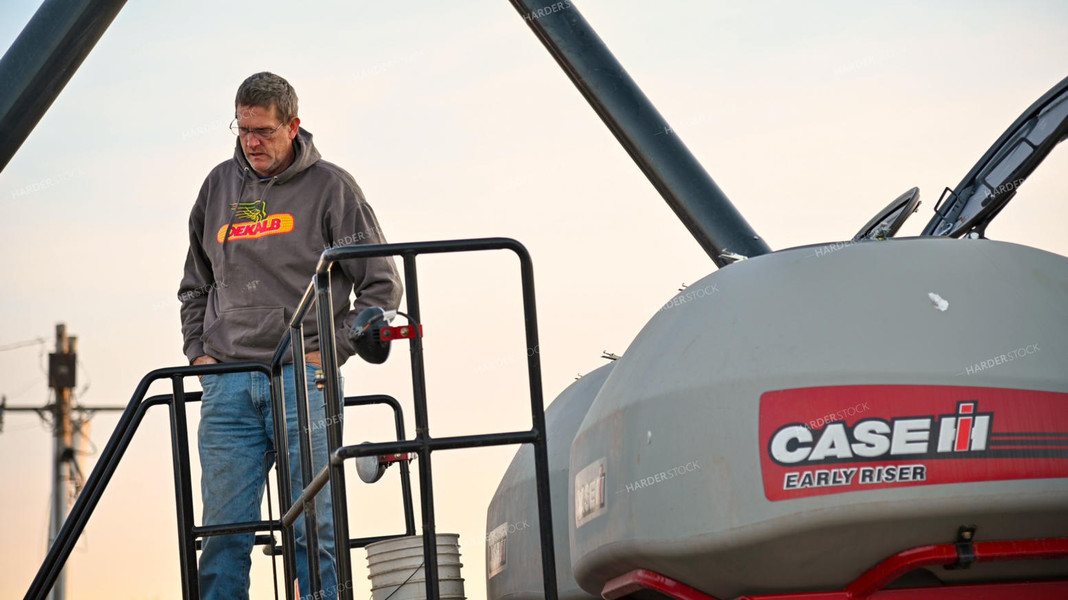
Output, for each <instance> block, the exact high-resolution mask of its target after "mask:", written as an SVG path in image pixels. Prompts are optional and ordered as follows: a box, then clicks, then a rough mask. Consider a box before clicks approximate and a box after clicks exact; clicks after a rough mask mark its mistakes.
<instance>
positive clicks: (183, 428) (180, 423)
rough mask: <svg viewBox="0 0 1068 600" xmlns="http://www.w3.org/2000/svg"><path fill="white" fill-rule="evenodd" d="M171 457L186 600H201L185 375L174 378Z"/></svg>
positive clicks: (179, 558)
mask: <svg viewBox="0 0 1068 600" xmlns="http://www.w3.org/2000/svg"><path fill="white" fill-rule="evenodd" d="M171 386H172V394H171V406H170V409H171V454H172V458H173V460H174V495H175V498H174V507H175V510H176V511H177V512H178V562H179V565H180V567H181V578H182V598H186V599H187V600H200V577H199V575H198V572H197V551H196V542H195V541H194V538H193V505H192V504H191V503H190V502H186V500H187V499H192V498H193V484H192V481H191V477H190V475H189V429H188V427H187V425H186V413H185V384H184V381H183V379H182V376H181V375H174V376H173V377H171Z"/></svg>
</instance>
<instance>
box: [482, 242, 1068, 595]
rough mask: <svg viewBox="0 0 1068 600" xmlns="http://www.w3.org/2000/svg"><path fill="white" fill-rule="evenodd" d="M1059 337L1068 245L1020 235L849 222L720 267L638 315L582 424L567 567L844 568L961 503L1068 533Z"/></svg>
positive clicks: (949, 523)
mask: <svg viewBox="0 0 1068 600" xmlns="http://www.w3.org/2000/svg"><path fill="white" fill-rule="evenodd" d="M1066 339H1068V259H1066V258H1064V257H1062V256H1058V255H1055V254H1051V253H1048V252H1044V251H1041V250H1037V249H1034V248H1029V247H1025V246H1020V245H1015V244H1010V243H1003V242H996V241H990V240H983V239H979V240H971V239H960V240H956V239H947V238H909V239H891V240H887V241H880V242H862V243H852V242H843V243H837V244H828V245H823V246H807V247H801V248H794V249H790V250H784V251H780V252H776V253H773V254H767V255H763V256H759V257H756V258H753V259H750V260H746V261H743V262H739V263H736V264H734V265H730V266H728V267H726V268H724V269H721V270H719V271H717V272H715V273H713V274H711V275H709V276H707V277H705V278H704V279H702V280H700V281H698V282H697V283H694V284H693V285H691V286H690V287H689V288H687V289H686V290H684V291H683V292H681V293H680V294H679V295H678V296H676V297H675V298H674V299H672V300H671V301H670V302H668V303H667V304H666V305H665V306H664V307H663V308H662V309H661V310H660V311H659V312H658V313H657V314H656V315H655V316H654V317H653V318H652V319H651V320H650V321H649V323H648V324H646V326H645V327H644V328H643V329H642V331H641V332H640V333H639V335H638V336H637V337H636V338H635V340H634V342H633V343H632V345H631V346H630V348H629V349H628V350H627V352H626V354H625V356H624V357H623V358H622V359H620V360H619V361H618V362H617V363H616V366H615V369H614V370H613V372H612V373H611V375H610V376H609V377H608V380H607V381H606V382H605V383H604V385H603V387H602V388H601V390H600V392H599V393H598V395H597V398H596V400H595V401H594V403H593V406H592V407H591V408H590V410H589V412H588V413H587V415H586V418H585V420H584V421H583V423H582V426H581V427H580V429H579V431H578V433H577V435H576V436H575V441H574V443H573V445H572V451H571V480H570V483H569V490H568V493H569V502H568V510H569V521H568V524H569V528H570V538H571V559H572V567H573V572H574V576H575V578H576V579H577V580H578V582H579V584H580V585H581V586H582V587H583V588H584V589H586V590H587V591H589V592H591V593H596V592H599V591H600V590H601V589H602V588H603V586H604V584H605V582H606V581H608V580H610V579H611V578H613V577H616V576H619V575H622V574H624V573H627V572H629V571H631V570H634V569H649V570H652V571H656V572H658V573H661V574H663V575H666V576H668V577H671V578H673V579H675V580H677V581H680V582H682V583H685V584H687V585H689V586H691V587H694V588H697V589H699V590H701V591H703V592H705V593H708V594H711V595H714V596H717V597H735V596H738V595H740V594H758V593H775V592H787V591H789V592H799V591H815V590H830V589H841V588H842V586H844V585H845V584H847V583H849V582H850V581H852V580H854V579H855V578H856V577H858V576H859V575H860V574H861V573H863V572H864V571H865V570H866V569H868V568H870V567H872V566H873V565H875V564H876V563H878V562H879V561H881V560H883V559H885V558H887V557H889V556H891V555H893V554H895V553H897V552H900V551H902V550H905V549H908V548H912V547H916V546H921V545H925V544H934V543H951V542H954V541H955V539H956V536H957V532H958V528H959V527H961V526H964V525H975V526H976V527H977V533H976V534H975V539H976V540H978V541H988V540H1001V539H1032V538H1048V537H1057V536H1066V535H1068V510H1066V508H1068V442H1066V441H1065V438H1066V435H1065V434H1066V433H1068V344H1066ZM554 483H555V482H554ZM502 487H503V486H502ZM532 555H533V554H532ZM1066 574H1068V563H1066V562H1065V561H1063V560H1062V561H1033V562H1028V563H1002V564H977V565H973V566H972V568H970V569H968V570H955V571H948V570H943V569H941V568H939V569H932V570H930V571H929V572H928V573H925V574H923V575H924V576H925V577H927V578H928V579H929V580H931V581H932V582H934V583H937V582H935V581H934V579H938V580H941V581H963V580H973V581H974V580H997V579H1001V578H1009V577H1016V578H1019V577H1027V576H1036V577H1042V576H1050V575H1058V576H1061V577H1063V576H1065V575H1066Z"/></svg>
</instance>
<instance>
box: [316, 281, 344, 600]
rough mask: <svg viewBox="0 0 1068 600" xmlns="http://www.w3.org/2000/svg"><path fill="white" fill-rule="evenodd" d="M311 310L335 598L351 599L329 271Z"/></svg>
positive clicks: (317, 282)
mask: <svg viewBox="0 0 1068 600" xmlns="http://www.w3.org/2000/svg"><path fill="white" fill-rule="evenodd" d="M314 281H315V312H316V317H317V319H318V320H317V324H318V326H319V354H320V355H321V357H322V359H323V373H324V375H325V377H326V381H325V382H324V389H323V400H324V401H325V402H326V449H327V452H326V456H327V461H328V464H329V466H330V497H331V500H332V501H333V503H334V507H333V508H334V559H335V561H336V562H335V564H336V565H337V591H338V597H339V598H344V599H345V600H352V564H351V560H352V557H351V556H350V554H349V521H348V499H347V498H346V494H345V467H344V465H343V464H341V463H338V464H336V465H335V464H334V460H333V458H334V453H335V452H337V449H338V448H339V447H341V431H342V425H343V423H342V422H341V412H342V411H343V410H344V407H343V406H342V399H341V389H340V388H339V387H338V384H339V383H341V378H340V376H339V374H338V368H337V339H336V337H335V336H334V299H333V297H332V289H333V288H332V286H331V283H330V271H329V269H327V271H326V272H325V273H322V272H316V273H315V280H314Z"/></svg>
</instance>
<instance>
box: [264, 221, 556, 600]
mask: <svg viewBox="0 0 1068 600" xmlns="http://www.w3.org/2000/svg"><path fill="white" fill-rule="evenodd" d="M485 250H510V251H512V252H514V253H515V254H516V256H517V257H518V258H519V265H520V277H521V280H522V288H523V289H522V293H523V316H524V321H525V332H526V343H527V347H528V348H536V347H538V323H537V312H536V309H535V302H534V269H533V265H532V263H531V259H530V254H529V253H528V252H527V250H526V248H525V247H523V245H522V244H520V243H519V242H518V241H516V240H513V239H509V238H482V239H469V240H447V241H439V242H411V243H403V244H376V245H363V246H344V247H338V248H330V249H327V250H326V251H324V252H323V254H322V256H321V257H320V259H319V264H318V266H317V267H316V271H315V276H314V277H313V278H312V283H311V285H309V286H308V289H307V290H306V291H305V293H304V297H303V298H302V300H301V302H300V305H299V306H298V307H297V309H296V310H295V312H294V314H293V316H292V318H291V319H290V322H289V326H290V330H289V332H288V333H287V334H286V336H285V337H283V339H282V341H281V343H280V344H279V345H278V348H277V350H276V351H275V354H274V358H273V359H272V363H271V368H272V372H275V371H278V370H279V369H280V368H281V363H282V359H283V357H284V356H285V353H286V350H289V349H290V348H292V350H293V352H292V356H293V362H294V363H295V366H294V372H302V371H303V365H304V353H303V346H302V344H300V343H298V342H296V340H301V341H303V321H304V318H305V316H306V315H307V314H308V312H309V311H310V310H311V307H312V304H313V303H314V304H315V308H316V317H317V325H318V332H319V346H320V347H319V352H320V354H321V355H322V361H323V371H324V374H325V382H324V386H325V390H324V398H325V401H326V419H327V430H326V433H327V446H328V448H327V450H328V454H329V456H330V464H329V466H328V467H327V468H326V469H323V471H321V472H320V473H319V474H317V475H316V476H315V478H314V479H312V480H311V481H310V483H306V485H305V489H304V490H303V492H302V493H301V496H300V498H299V499H298V501H297V502H295V503H294V504H293V506H292V507H288V506H287V507H285V508H284V509H283V512H284V513H285V515H284V516H283V518H282V523H283V526H284V528H289V527H290V525H291V523H292V522H293V521H294V520H295V519H296V518H297V516H298V515H299V514H300V513H301V512H304V513H305V518H308V517H307V511H306V510H305V509H304V507H305V506H311V504H310V503H311V502H312V501H313V500H314V498H315V496H316V495H317V494H318V493H319V492H320V491H321V490H322V488H323V487H325V486H326V484H327V483H332V485H331V486H330V492H331V494H332V495H333V500H334V505H333V511H334V539H336V540H345V539H349V534H348V520H347V518H346V516H347V515H346V512H347V499H346V492H345V485H344V482H345V472H344V461H345V460H346V459H349V458H357V457H360V456H377V455H382V454H398V453H405V452H407V453H413V454H416V455H417V456H418V457H419V495H420V506H421V513H422V520H423V523H422V525H423V557H424V567H423V568H424V573H425V577H426V594H427V598H438V597H439V591H438V568H437V567H438V565H437V539H436V533H437V530H436V522H435V517H434V490H433V473H432V469H431V459H430V454H431V452H433V451H435V450H450V449H459V448H479V447H485V446H498V445H510V444H533V445H534V469H535V478H536V482H537V496H538V516H539V521H540V529H541V531H540V534H541V537H540V542H541V554H542V577H543V583H544V590H545V598H546V599H547V600H556V598H557V587H556V559H555V552H554V547H553V537H552V513H551V505H550V496H549V461H548V451H547V449H546V443H545V411H544V405H543V402H542V384H541V360H540V356H539V353H537V352H527V372H528V373H527V374H528V379H529V385H530V411H531V421H532V424H533V427H532V428H531V429H530V430H529V431H513V432H504V433H492V434H484V435H467V436H454V437H445V438H433V437H431V435H430V426H429V422H428V416H427V390H426V378H425V371H424V365H423V343H422V338H420V337H418V336H417V337H414V338H412V339H411V367H412V394H413V399H414V405H415V431H416V435H415V439H413V440H405V441H397V442H383V443H368V444H359V445H355V446H342V445H341V428H342V423H341V421H340V420H339V419H338V418H337V414H338V412H339V410H340V407H341V393H340V390H339V389H338V382H339V378H338V364H337V346H336V340H335V337H334V336H335V329H334V311H333V305H332V293H331V281H330V269H331V268H332V267H333V265H334V264H335V263H337V262H339V261H342V260H350V259H361V258H372V257H382V256H398V255H399V256H401V257H402V260H403V263H404V285H405V289H406V297H407V307H406V308H407V313H408V318H409V319H410V320H411V321H412V323H411V324H412V325H414V326H417V327H418V326H419V325H421V319H420V308H419V280H418V273H417V268H416V257H417V256H419V255H420V254H442V253H452V252H474V251H485ZM298 346H299V349H300V352H298V351H297V349H298ZM275 387H279V388H280V386H275ZM280 395H281V394H280V392H279V394H278V395H277V396H278V397H272V401H273V402H276V403H279V402H281V399H280ZM297 395H298V396H300V395H303V396H304V398H298V399H297V406H298V407H299V406H300V405H301V404H306V403H307V393H306V389H305V388H303V387H301V386H299V385H298V386H297ZM277 406H280V404H276V407H277ZM277 413H278V410H277V408H276V410H275V414H277ZM306 418H307V414H306V413H305V414H304V416H303V417H301V416H300V415H299V414H298V419H306ZM298 430H299V431H302V432H303V431H304V429H303V427H298ZM302 441H303V440H302ZM308 446H309V448H310V445H308ZM304 450H305V444H303V443H302V444H301V453H302V454H303V453H304ZM285 459H286V460H288V457H286V458H285ZM282 460H283V457H282V456H281V454H280V455H279V462H281V461H282ZM301 460H302V461H303V458H302V459H301ZM307 472H308V471H304V473H307ZM305 481H306V482H307V478H305ZM311 529H312V528H311V527H309V531H310V530H311ZM310 547H312V543H311V539H310V538H309V548H310ZM308 556H309V559H310V558H311V557H312V556H317V553H316V552H313V551H310V550H309V552H308ZM335 559H336V571H337V578H338V592H339V595H340V597H341V598H344V599H345V600H352V585H351V581H352V566H351V562H350V560H351V557H350V556H349V553H348V552H337V555H336V557H335ZM309 563H311V560H309ZM311 569H312V566H311V564H309V570H311ZM320 585H321V584H320ZM320 591H321V589H320V588H316V587H314V580H313V589H312V590H311V593H312V594H313V595H314V594H316V593H318V592H320ZM286 593H287V595H288V594H289V593H290V591H289V590H288V589H287V592H286Z"/></svg>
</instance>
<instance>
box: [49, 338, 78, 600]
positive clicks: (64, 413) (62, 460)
mask: <svg viewBox="0 0 1068 600" xmlns="http://www.w3.org/2000/svg"><path fill="white" fill-rule="evenodd" d="M77 348H78V338H75V337H68V336H67V326H66V325H65V324H63V323H59V324H58V325H56V351H55V352H54V353H52V354H49V355H48V387H50V388H52V390H53V394H54V398H55V402H54V403H53V405H52V425H53V427H54V428H55V429H54V433H55V436H54V440H55V444H54V446H53V451H52V518H51V519H50V521H49V527H48V544H49V545H52V543H53V542H55V540H56V537H58V536H59V529H60V527H62V526H63V521H65V520H66V518H67V500H68V498H69V496H68V494H69V491H68V490H69V488H70V485H71V483H72V482H73V481H74V477H72V475H73V474H74V469H73V468H72V466H73V463H74V460H75V458H74V445H73V443H72V442H73V441H74V439H73V438H74V433H73V431H72V430H71V420H70V409H71V406H70V404H71V394H72V393H73V390H74V385H75V383H76V379H75V365H77ZM66 598H67V569H66V568H65V567H64V569H63V570H62V571H60V572H59V576H58V577H57V578H56V585H55V586H54V587H53V588H52V600H66Z"/></svg>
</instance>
